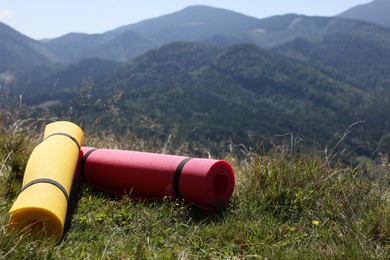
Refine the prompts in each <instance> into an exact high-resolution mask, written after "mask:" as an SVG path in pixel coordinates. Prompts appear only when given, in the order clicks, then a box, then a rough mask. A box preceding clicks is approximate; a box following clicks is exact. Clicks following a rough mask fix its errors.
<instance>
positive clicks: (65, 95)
mask: <svg viewBox="0 0 390 260" xmlns="http://www.w3.org/2000/svg"><path fill="white" fill-rule="evenodd" d="M121 65H122V64H121V63H119V62H116V61H111V60H102V59H98V58H90V59H85V60H82V61H80V62H77V63H72V64H70V65H68V66H66V67H65V68H63V69H59V70H57V71H55V72H53V73H51V74H50V75H49V76H46V77H42V78H39V79H38V80H31V81H26V82H27V84H21V85H20V86H19V87H18V93H23V95H24V97H25V102H26V103H27V105H37V104H39V103H45V102H47V101H57V100H59V101H61V100H69V99H72V98H75V97H76V96H77V95H78V94H79V93H80V91H81V90H80V86H81V85H82V84H84V83H85V82H90V83H91V84H92V83H93V82H98V81H99V80H101V79H102V78H104V77H105V76H107V75H108V74H110V73H112V72H113V71H115V70H116V69H118V68H119V67H120V66H121Z"/></svg>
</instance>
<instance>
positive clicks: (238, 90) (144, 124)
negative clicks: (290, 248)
mask: <svg viewBox="0 0 390 260" xmlns="http://www.w3.org/2000/svg"><path fill="white" fill-rule="evenodd" d="M93 88H94V93H95V95H94V96H93V97H91V100H89V101H87V104H86V105H83V104H80V102H71V103H64V104H63V106H62V107H53V108H52V109H53V111H56V113H60V114H66V111H67V108H68V107H69V106H71V107H72V113H73V114H72V115H73V116H74V117H75V118H77V120H78V121H79V122H80V124H81V125H88V126H90V127H92V126H95V127H96V126H97V125H98V127H99V128H101V129H115V130H113V131H114V132H115V133H117V134H126V133H129V132H130V133H132V134H133V135H135V136H136V137H140V138H143V139H145V140H150V139H154V140H155V141H156V139H158V140H160V141H161V142H165V141H166V140H168V139H169V140H170V142H171V144H173V145H176V147H178V146H180V145H183V144H186V145H187V147H188V149H195V148H196V147H205V148H206V149H210V151H212V152H213V153H216V152H221V151H223V149H225V148H226V146H224V145H226V143H228V142H233V143H234V144H243V145H245V146H247V145H248V146H251V145H253V142H256V141H258V140H265V141H267V142H268V141H271V142H274V143H280V142H285V141H290V139H288V140H287V138H285V137H284V138H282V137H278V136H277V135H278V134H279V135H283V134H285V133H294V135H296V137H299V138H302V140H303V141H302V142H303V143H306V144H308V145H312V142H313V140H317V141H318V142H319V144H321V145H322V146H323V147H324V146H325V145H327V144H329V142H331V140H332V137H333V136H334V134H335V133H337V132H338V131H340V130H342V129H345V128H346V127H347V126H348V125H350V124H352V123H354V122H357V121H361V120H367V119H368V118H370V120H371V118H376V116H377V115H376V114H372V112H373V111H372V109H373V108H375V106H376V105H377V104H376V97H375V96H374V95H372V93H370V92H367V91H363V90H361V89H360V88H359V87H355V86H353V85H351V84H348V83H345V82H343V81H339V80H335V79H333V78H331V77H329V76H327V75H326V74H324V73H322V72H321V71H319V70H317V69H316V68H314V67H312V66H311V65H310V64H306V63H304V62H300V61H297V60H295V59H289V58H286V57H285V56H283V55H280V54H277V53H275V52H270V51H265V50H262V49H259V48H258V47H256V46H254V45H236V46H232V47H229V48H217V47H215V46H209V45H204V44H199V43H184V42H182V43H172V44H169V45H166V46H163V47H161V48H159V49H156V50H152V51H150V52H148V53H146V54H144V55H142V56H140V57H138V58H136V59H135V60H134V61H132V62H131V63H129V64H128V65H126V66H124V67H122V68H120V69H119V70H117V71H115V72H114V73H112V74H111V75H109V76H108V77H106V78H105V79H104V80H103V81H100V82H96V84H95V85H94V87H93ZM98 100H100V101H99V102H97V101H98ZM90 104H94V105H90ZM388 112H389V109H387V108H385V111H383V113H388ZM377 114H378V113H377ZM124 115H126V116H124ZM380 119H381V120H382V118H380ZM382 123H383V124H382V125H381V127H380V128H379V126H375V125H373V126H371V121H370V123H367V124H368V125H367V127H366V128H361V129H360V130H355V131H356V132H355V134H356V133H358V134H359V136H364V138H365V140H364V141H365V142H367V147H365V148H364V149H363V148H362V149H360V152H361V153H369V152H370V151H373V150H374V149H375V148H376V146H377V142H378V139H377V138H378V137H377V136H376V135H380V136H379V138H380V137H381V136H382V135H383V134H384V133H386V131H388V130H390V129H389V127H390V122H389V120H388V119H386V120H384V121H383V120H382ZM378 129H379V130H378ZM352 137H353V138H354V139H351V140H346V141H345V142H347V143H348V144H349V145H350V147H353V148H355V147H356V146H357V145H359V142H361V141H362V140H361V139H359V138H356V136H354V135H353V134H351V138H352ZM366 140H367V141H366ZM221 146H224V148H221Z"/></svg>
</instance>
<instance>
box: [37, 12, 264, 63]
mask: <svg viewBox="0 0 390 260" xmlns="http://www.w3.org/2000/svg"><path fill="white" fill-rule="evenodd" d="M257 21H258V19H256V18H253V17H249V16H245V15H242V14H239V13H236V12H232V11H228V10H224V9H219V8H213V7H207V6H191V7H188V8H185V9H183V10H181V11H178V12H175V13H172V14H168V15H163V16H161V17H158V18H154V19H148V20H145V21H141V22H139V23H136V24H130V25H126V26H122V27H119V28H117V29H114V30H111V31H108V32H106V33H103V34H95V35H88V34H79V33H78V34H76V33H71V34H68V35H65V36H62V37H59V38H56V39H52V40H45V41H44V42H42V43H43V44H44V45H45V46H46V47H47V48H48V49H49V50H51V51H52V52H53V53H55V54H56V55H57V56H59V57H61V58H63V59H65V60H66V61H77V60H80V59H84V58H91V57H97V58H103V59H112V60H116V61H121V62H123V61H129V60H131V59H133V58H134V57H136V56H138V55H140V54H142V53H145V52H146V51H148V50H151V49H153V48H156V47H160V46H162V45H163V44H165V43H170V42H174V41H195V42H200V41H203V40H205V39H207V38H209V37H213V36H215V35H231V34H235V33H239V32H241V31H242V30H246V29H247V28H250V27H252V26H253V25H254V24H256V23H257Z"/></svg>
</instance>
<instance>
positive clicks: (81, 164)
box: [80, 148, 97, 183]
mask: <svg viewBox="0 0 390 260" xmlns="http://www.w3.org/2000/svg"><path fill="white" fill-rule="evenodd" d="M96 150H97V149H96V148H94V149H92V150H89V151H88V152H86V154H84V156H83V158H82V159H81V162H80V175H81V177H82V178H83V181H84V182H85V183H88V181H87V177H86V176H85V171H84V167H85V163H86V162H87V159H88V156H90V155H91V153H93V152H94V151H96Z"/></svg>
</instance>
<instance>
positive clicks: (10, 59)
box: [0, 23, 60, 74]
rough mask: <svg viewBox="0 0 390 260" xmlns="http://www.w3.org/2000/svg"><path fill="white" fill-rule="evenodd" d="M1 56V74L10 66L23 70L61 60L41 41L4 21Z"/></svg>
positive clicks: (0, 46) (1, 28)
mask: <svg viewBox="0 0 390 260" xmlns="http://www.w3.org/2000/svg"><path fill="white" fill-rule="evenodd" d="M0 57H1V59H0V74H1V73H4V72H5V71H7V70H8V69H10V68H12V70H15V71H16V72H22V71H28V70H31V69H32V68H33V67H34V66H39V65H44V64H50V63H55V62H59V61H60V60H59V59H58V57H56V56H55V55H53V54H52V53H51V52H50V51H48V50H47V49H46V48H45V46H44V45H43V44H42V43H41V42H39V41H35V40H33V39H31V38H29V37H27V36H25V35H23V34H21V33H19V32H17V31H16V30H14V29H12V28H11V27H9V26H8V25H6V24H3V23H0Z"/></svg>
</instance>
